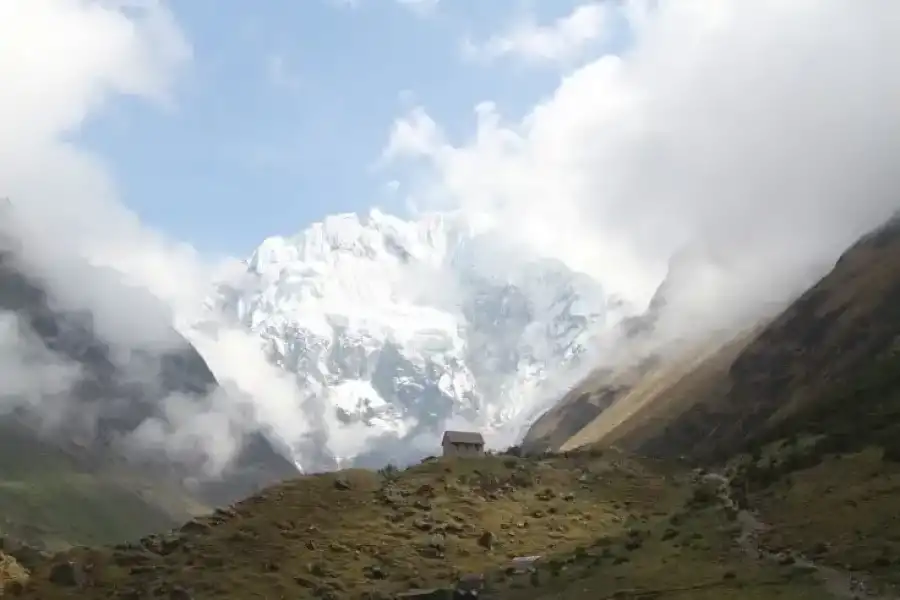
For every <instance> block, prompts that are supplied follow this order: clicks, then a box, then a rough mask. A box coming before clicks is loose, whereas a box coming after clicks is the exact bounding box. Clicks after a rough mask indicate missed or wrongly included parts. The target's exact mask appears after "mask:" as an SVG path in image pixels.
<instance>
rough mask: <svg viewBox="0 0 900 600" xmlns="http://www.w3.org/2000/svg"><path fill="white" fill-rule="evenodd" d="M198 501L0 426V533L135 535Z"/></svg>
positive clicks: (99, 539)
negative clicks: (86, 460)
mask: <svg viewBox="0 0 900 600" xmlns="http://www.w3.org/2000/svg"><path fill="white" fill-rule="evenodd" d="M201 510H203V507H201V506H199V505H197V504H195V503H193V502H192V501H191V500H190V499H189V498H187V496H186V495H185V494H184V493H183V492H179V491H178V490H177V489H176V488H175V486H171V487H168V488H167V487H166V486H165V485H164V484H163V483H161V482H158V481H154V482H152V484H151V482H149V481H147V480H141V479H140V478H138V477H136V476H134V475H132V474H130V473H128V472H127V471H124V470H122V471H118V472H116V471H113V470H110V469H109V468H107V469H104V470H102V471H101V470H98V469H96V468H92V467H91V465H90V464H89V463H86V462H84V461H81V460H79V459H78V457H77V456H75V455H74V454H71V453H67V452H65V451H63V450H62V449H60V448H58V447H55V446H53V445H51V444H47V443H42V442H39V441H37V439H36V438H34V437H32V436H31V435H29V434H26V433H24V432H23V431H22V430H21V429H19V428H16V427H0V534H2V535H6V536H11V537H14V538H16V539H20V540H25V541H27V542H28V543H31V544H35V545H38V546H42V547H48V548H61V547H65V546H68V545H73V544H102V543H112V542H117V541H121V540H128V539H136V538H138V537H140V536H142V535H146V534H147V533H150V532H153V531H159V530H163V529H168V528H171V527H173V526H175V524H177V523H178V522H180V521H183V520H184V519H186V518H189V517H190V516H191V515H192V514H194V513H196V512H197V511H201Z"/></svg>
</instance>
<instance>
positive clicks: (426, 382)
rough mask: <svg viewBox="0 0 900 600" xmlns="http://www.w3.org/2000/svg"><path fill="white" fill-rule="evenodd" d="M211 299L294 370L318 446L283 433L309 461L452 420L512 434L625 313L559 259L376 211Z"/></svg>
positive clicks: (251, 264)
mask: <svg viewBox="0 0 900 600" xmlns="http://www.w3.org/2000/svg"><path fill="white" fill-rule="evenodd" d="M212 304H213V305H214V306H215V307H216V308H218V309H220V310H221V311H222V312H224V313H225V314H227V315H230V316H231V318H232V319H233V320H234V321H235V322H237V323H240V324H241V325H243V326H244V327H246V328H248V329H249V330H251V331H253V332H255V333H256V334H258V335H259V337H260V339H261V342H262V343H263V344H264V347H265V348H266V349H267V352H268V354H269V356H270V359H271V360H272V361H273V362H274V363H276V364H277V365H279V366H281V367H282V368H284V369H285V370H286V371H288V372H289V373H293V374H294V375H295V378H296V380H297V384H298V387H299V388H300V389H301V390H302V391H303V393H304V395H305V396H304V397H305V400H304V401H303V402H304V406H305V409H304V410H305V412H306V413H307V414H310V415H318V419H319V423H317V424H316V428H317V429H318V430H319V431H322V432H323V435H322V436H320V437H318V438H316V443H315V446H316V447H312V446H313V445H312V444H310V443H308V442H304V440H290V442H291V444H292V446H293V449H294V452H295V458H296V460H297V461H298V462H299V463H301V464H303V465H304V466H305V467H309V468H312V469H316V468H323V467H333V466H334V465H335V464H337V462H339V461H355V463H356V464H368V465H373V466H374V465H381V464H384V463H385V462H403V461H405V460H410V459H413V460H414V459H416V458H419V457H421V456H423V455H426V454H430V453H432V452H433V451H434V447H436V445H437V440H438V439H439V437H440V434H441V433H442V431H443V429H444V428H446V427H448V423H457V424H460V423H465V424H466V425H465V426H467V427H476V428H479V429H483V430H485V431H486V432H487V433H489V434H492V435H489V438H490V439H491V441H493V442H495V443H496V444H497V445H502V444H504V443H505V444H507V445H508V444H510V443H513V442H514V441H515V439H516V438H517V437H518V436H519V435H520V430H521V429H522V428H523V427H524V426H526V425H527V424H528V423H530V421H531V420H533V418H534V417H536V416H537V414H539V413H540V412H541V411H542V410H543V408H544V407H545V405H544V404H543V403H544V402H545V401H546V400H547V399H550V398H552V397H553V395H554V394H555V393H556V391H557V389H558V386H559V385H560V383H561V382H565V381H566V378H567V377H570V376H571V375H569V374H570V373H571V372H572V370H573V369H577V368H578V367H579V366H580V365H581V364H582V363H581V359H582V357H583V356H584V355H585V353H586V352H588V351H589V350H590V348H591V345H592V344H593V338H594V335H595V334H596V332H597V331H599V330H602V329H604V328H605V327H606V326H607V324H608V322H609V321H610V320H614V319H616V318H617V317H616V314H615V310H617V309H616V308H615V307H612V309H611V308H610V306H608V304H609V302H608V299H607V298H606V297H605V295H604V293H603V291H602V289H601V288H600V287H599V286H598V285H597V284H596V283H595V282H594V281H592V280H591V279H589V278H588V277H586V276H584V275H580V274H577V273H573V272H572V271H570V270H569V269H567V268H566V267H565V266H564V265H562V264H561V263H559V262H556V261H550V260H544V259H540V258H538V257H531V256H527V255H525V254H522V253H516V252H512V251H510V250H509V249H505V248H504V247H503V245H502V244H501V243H500V242H499V240H497V239H494V238H493V237H492V236H491V234H489V233H479V232H477V231H473V230H472V229H471V228H469V227H468V226H467V225H466V224H465V223H464V222H463V221H462V220H461V219H458V218H456V217H455V216H454V215H450V214H432V215H425V216H423V217H421V218H419V219H418V220H416V221H403V220H401V219H398V218H395V217H392V216H389V215H385V214H383V213H380V212H378V211H372V213H371V214H370V215H368V216H366V217H359V216H357V215H352V214H347V215H336V216H333V217H329V218H327V219H326V220H325V221H323V222H321V223H317V224H314V225H313V226H311V227H310V228H308V229H307V230H305V231H303V232H301V233H299V234H298V235H296V236H293V237H291V238H280V237H277V238H270V239H268V240H266V241H265V242H264V243H263V244H262V245H261V246H260V247H259V248H258V249H257V250H256V252H255V253H254V254H253V256H252V257H251V258H250V260H249V261H248V264H247V272H246V274H245V275H244V277H243V279H242V280H241V281H238V282H233V283H229V284H228V285H223V286H222V287H221V288H220V289H219V292H218V295H217V297H216V298H215V299H214V300H213V302H212ZM342 430H343V431H346V432H348V433H349V432H352V433H349V435H331V436H330V437H327V436H326V435H325V434H326V433H327V432H328V431H332V432H333V431H342ZM325 437H327V441H324V442H323V438H325ZM323 450H324V451H325V452H324V454H325V456H322V455H317V452H318V453H322V451H323Z"/></svg>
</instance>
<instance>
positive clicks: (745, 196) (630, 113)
mask: <svg viewBox="0 0 900 600" xmlns="http://www.w3.org/2000/svg"><path fill="white" fill-rule="evenodd" d="M654 5H655V8H653V6H654ZM613 6H619V8H618V10H620V11H621V13H622V14H621V16H622V17H623V18H624V19H626V20H627V21H628V22H629V23H630V27H631V30H630V32H629V36H630V38H631V44H630V46H629V47H628V48H626V49H625V50H624V51H623V52H622V53H621V55H620V56H613V55H605V56H600V57H594V58H591V57H585V58H584V59H583V63H582V64H580V66H577V67H576V68H573V69H571V70H568V71H566V72H563V73H562V74H561V78H560V82H559V85H558V87H557V88H556V90H555V91H554V92H553V94H552V95H550V96H549V97H547V98H545V99H544V100H542V101H541V102H540V103H538V104H537V105H536V106H534V107H533V108H532V109H531V110H529V111H528V113H527V114H525V115H524V116H522V117H521V118H516V117H511V118H510V117H505V116H504V115H503V112H502V107H498V106H495V105H494V104H492V103H490V102H486V103H484V104H481V105H479V106H478V107H477V109H476V121H475V133H474V134H473V135H472V136H471V137H469V138H465V139H461V140H453V139H451V138H450V137H449V136H448V135H447V134H446V133H445V132H444V130H443V129H442V127H441V126H440V124H439V123H438V122H436V121H435V120H434V119H433V118H432V117H431V116H429V114H428V111H427V107H417V108H415V109H414V110H413V111H412V112H411V113H410V115H408V116H407V117H405V118H403V119H400V120H398V121H397V122H396V123H395V125H394V127H393V130H392V137H391V139H390V142H389V143H388V145H387V147H386V149H385V156H384V159H385V160H392V161H394V163H395V164H398V167H400V168H402V172H407V171H411V172H413V173H415V178H414V180H413V184H414V185H413V187H412V188H411V189H408V190H407V192H408V193H409V194H410V195H411V196H412V197H413V198H415V201H416V202H417V203H418V204H419V205H429V206H434V207H448V206H450V207H461V208H462V210H464V211H465V212H466V213H468V214H473V215H479V217H480V218H481V219H482V220H485V219H486V220H488V221H491V222H493V223H496V224H499V227H501V228H503V225H502V224H504V223H511V222H514V223H516V227H515V228H507V230H506V231H505V233H506V235H507V237H508V238H509V239H510V240H515V242H516V243H518V244H519V245H520V246H521V247H523V248H528V249H530V250H531V251H536V252H539V253H541V254H542V255H545V256H552V257H556V258H559V259H560V260H562V261H563V262H565V263H566V264H568V265H569V266H570V267H572V268H574V269H575V270H578V271H583V272H585V273H588V274H590V275H592V276H593V277H595V278H596V279H597V280H598V281H600V282H602V283H603V284H604V285H605V286H606V287H607V289H608V290H609V291H610V292H611V293H614V294H617V295H620V296H621V297H622V298H624V299H626V300H627V301H629V302H632V303H634V304H636V305H638V306H646V304H647V302H648V301H649V299H650V297H651V296H652V294H653V293H654V292H655V290H656V288H657V286H658V285H659V284H660V282H661V281H662V279H663V278H664V277H665V275H666V272H667V270H668V264H669V261H670V259H671V258H672V257H673V256H674V255H675V254H676V253H678V252H682V251H685V250H690V251H691V252H692V254H693V261H692V263H693V264H692V265H691V266H690V269H688V268H687V267H685V268H683V269H682V272H681V273H679V278H678V282H677V285H674V284H673V288H674V289H671V290H670V292H669V293H670V294H671V296H672V302H670V303H669V307H668V308H667V309H666V312H668V313H669V314H668V315H667V316H666V319H667V321H669V325H668V326H669V327H676V326H677V324H678V323H680V324H681V327H682V328H691V329H696V328H697V327H703V326H705V325H709V326H710V327H714V328H721V327H727V326H728V325H729V324H731V325H734V324H735V323H736V322H737V321H741V320H743V321H746V320H748V319H749V320H752V319H753V318H755V317H758V316H760V315H761V314H763V313H765V312H766V310H767V307H770V306H772V305H777V304H779V303H780V302H782V301H783V300H784V299H785V298H789V297H791V296H792V295H795V294H797V293H798V292H800V291H801V290H802V289H804V288H805V287H806V286H807V285H809V284H810V283H812V282H813V281H814V280H815V279H816V278H817V277H819V276H821V275H822V274H823V273H824V271H825V270H826V269H827V268H828V267H829V266H830V264H832V263H833V261H834V260H835V259H836V258H837V256H838V255H839V254H840V252H841V251H842V250H844V249H845V248H846V247H847V246H848V245H849V244H850V243H852V242H853V241H854V240H855V239H856V238H858V237H859V236H860V235H861V234H863V233H864V232H865V231H867V230H869V229H871V228H872V227H874V226H876V225H878V224H879V223H880V222H882V221H883V220H884V219H885V218H887V216H888V215H889V214H891V212H892V211H893V210H895V209H896V208H897V207H898V205H900V173H898V171H897V169H896V168H895V162H896V156H898V151H900V102H898V100H900V59H898V58H897V57H900V36H898V34H900V5H898V4H897V3H896V2H890V1H886V0H885V1H877V0H876V1H871V2H815V1H798V2H780V1H776V0H762V1H759V2H743V1H741V0H731V1H721V2H715V3H709V2H705V1H703V0H678V1H668V2H667V1H661V2H657V3H652V2H642V1H633V2H624V3H621V4H620V5H613ZM613 21H616V22H617V20H615V19H614V20H613ZM689 270H690V271H692V272H691V273H688V272H687V271H689Z"/></svg>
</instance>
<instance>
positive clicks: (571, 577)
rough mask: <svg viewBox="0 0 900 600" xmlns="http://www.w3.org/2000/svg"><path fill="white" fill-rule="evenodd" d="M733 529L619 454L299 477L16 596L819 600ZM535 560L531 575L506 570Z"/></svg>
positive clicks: (670, 473) (715, 506) (712, 503)
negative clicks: (473, 579) (463, 591)
mask: <svg viewBox="0 0 900 600" xmlns="http://www.w3.org/2000/svg"><path fill="white" fill-rule="evenodd" d="M737 529H739V528H738V527H737V526H736V524H735V522H734V514H733V513H731V512H729V511H728V510H726V509H725V508H724V507H723V506H721V505H720V504H719V502H718V501H717V499H716V497H715V495H714V494H712V493H711V492H710V491H709V490H708V489H706V488H704V487H702V486H698V485H697V484H694V483H692V482H691V476H690V474H688V473H686V472H684V471H683V470H682V469H680V468H677V467H674V466H672V465H666V464H663V463H660V462H658V461H647V460H637V459H633V458H628V457H626V456H624V455H621V454H619V453H617V452H614V451H607V452H606V453H605V454H603V455H602V456H601V455H599V453H597V452H585V453H581V454H578V455H571V456H569V457H566V456H555V457H547V458H543V459H538V458H533V459H521V458H515V457H511V456H498V457H485V458H483V459H477V458H476V459H465V460H462V459H460V460H430V461H426V462H425V463H423V464H421V465H419V466H416V467H413V468H411V469H409V470H406V471H402V472H394V471H384V472H381V473H374V472H366V471H358V470H356V471H343V472H339V473H334V474H324V475H314V476H307V477H301V478H298V479H297V480H295V481H291V482H286V483H284V484H280V485H278V486H275V487H272V488H270V489H268V490H266V491H265V492H263V493H261V494H259V495H257V496H254V497H252V498H249V499H247V500H245V501H243V502H240V503H238V504H236V505H234V506H233V507H231V508H229V509H224V510H220V511H217V512H216V513H215V515H213V516H211V517H209V518H203V519H196V520H194V521H191V522H189V523H187V524H186V525H185V526H183V527H182V528H181V529H180V530H178V531H175V532H172V533H170V534H163V535H156V536H151V537H148V538H145V539H143V540H141V542H140V543H137V544H128V545H119V546H115V547H106V548H95V549H73V550H70V551H68V552H66V553H63V554H59V555H57V556H55V557H53V558H52V559H49V560H46V561H44V562H43V563H42V564H39V565H38V566H37V567H36V568H34V569H33V572H32V574H31V578H30V581H29V583H28V585H27V586H26V588H25V590H24V591H23V592H22V596H21V597H23V598H33V599H37V598H40V599H41V600H55V599H61V598H79V599H93V598H110V597H127V598H151V597H170V598H182V599H187V598H192V599H193V600H201V599H207V598H209V599H212V598H217V599H225V600H227V599H230V598H234V599H241V600H243V599H248V598H332V599H340V598H348V599H349V598H354V599H355V598H392V597H393V596H394V595H395V594H397V593H400V592H403V591H406V590H409V589H411V588H426V587H439V586H449V585H452V584H453V583H454V582H457V581H458V580H459V579H460V578H461V576H465V575H471V574H480V575H483V576H484V577H485V578H486V585H487V588H488V591H487V592H486V594H485V595H484V597H488V598H492V597H493V598H523V599H525V598H528V599H534V598H548V599H549V598H559V597H565V598H573V599H578V598H585V599H587V598H590V599H591V600H597V598H613V597H615V598H637V597H656V598H662V597H665V598H683V599H688V598H691V599H696V600H704V599H709V600H713V599H716V600H722V599H724V600H728V599H735V600H737V599H747V600H751V599H760V600H761V599H762V598H785V599H795V600H800V599H807V598H808V599H810V600H812V599H813V598H816V599H819V598H821V591H820V587H819V584H818V583H817V582H816V581H815V580H814V579H813V578H812V577H811V576H810V575H809V573H808V572H804V571H803V570H800V569H796V568H794V567H791V566H789V565H782V566H779V565H775V564H767V563H760V562H758V561H755V560H753V559H751V558H750V557H748V556H747V555H746V554H745V553H744V552H743V551H742V550H741V549H740V547H739V546H738V544H736V543H735V537H736V535H737ZM531 555H541V556H543V559H542V560H541V561H539V562H538V563H537V564H538V567H537V570H536V572H535V573H533V574H521V575H519V574H514V573H512V572H511V570H510V568H509V567H510V565H511V559H512V558H513V557H515V556H531ZM115 594H118V595H117V596H116V595H115ZM817 594H818V595H817ZM435 597H436V596H435Z"/></svg>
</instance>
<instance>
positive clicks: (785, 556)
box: [705, 473, 900, 600]
mask: <svg viewBox="0 0 900 600" xmlns="http://www.w3.org/2000/svg"><path fill="white" fill-rule="evenodd" d="M705 478H706V479H708V480H711V481H715V482H716V483H718V484H719V498H721V500H722V502H723V503H724V504H725V506H727V507H728V508H731V509H732V510H734V511H736V513H737V519H738V523H739V524H740V526H741V533H740V535H739V536H738V540H737V541H738V544H740V546H741V548H742V549H743V550H744V552H746V553H747V554H749V555H750V556H753V557H754V558H759V559H764V560H770V561H773V562H784V561H785V560H791V561H792V562H793V564H796V565H798V566H801V567H807V568H810V569H814V570H815V572H816V575H817V576H818V578H819V580H820V581H821V582H822V584H823V586H824V587H825V590H826V591H827V592H828V593H829V594H830V595H831V597H832V598H836V599H838V600H858V599H862V598H868V599H869V600H900V597H898V596H883V595H879V593H878V592H876V591H875V590H874V589H873V588H872V585H871V583H868V582H866V581H865V580H862V579H859V578H857V577H853V576H851V575H850V573H848V572H846V571H843V570H841V569H836V568H834V567H828V566H825V565H820V564H817V563H815V562H813V561H812V560H810V559H809V558H807V557H805V556H803V555H801V554H800V553H799V552H795V551H788V552H770V551H768V550H766V549H765V548H763V547H761V546H760V544H759V533H760V532H761V531H765V530H766V529H767V528H768V526H767V525H766V524H765V523H763V522H762V520H760V518H759V516H757V515H756V514H754V513H753V512H752V511H750V510H746V509H742V508H740V507H738V505H737V503H736V502H735V501H734V499H733V498H732V497H731V487H730V486H729V481H728V478H726V477H725V476H724V475H720V474H718V473H709V474H707V475H705Z"/></svg>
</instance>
